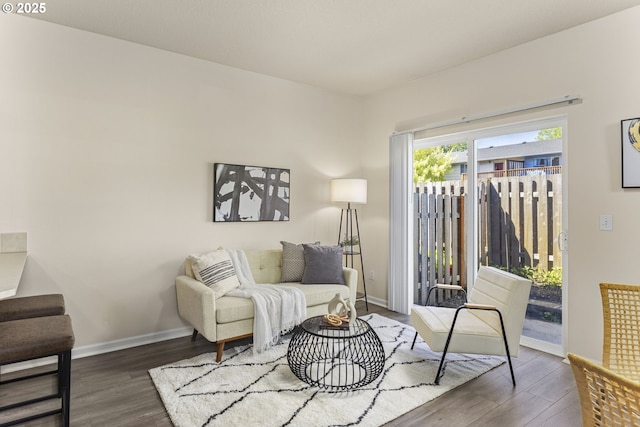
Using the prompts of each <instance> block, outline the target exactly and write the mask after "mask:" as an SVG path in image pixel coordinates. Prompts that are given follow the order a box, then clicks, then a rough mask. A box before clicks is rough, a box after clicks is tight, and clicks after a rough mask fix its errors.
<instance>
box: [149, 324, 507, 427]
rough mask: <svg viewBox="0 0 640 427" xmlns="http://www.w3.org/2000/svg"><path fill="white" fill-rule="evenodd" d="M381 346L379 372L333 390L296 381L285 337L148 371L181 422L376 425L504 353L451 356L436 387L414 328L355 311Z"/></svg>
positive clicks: (435, 356) (432, 365)
mask: <svg viewBox="0 0 640 427" xmlns="http://www.w3.org/2000/svg"><path fill="white" fill-rule="evenodd" d="M360 318H361V319H364V320H366V321H367V322H368V323H369V324H370V325H371V326H372V327H373V328H374V330H375V331H376V333H377V334H378V336H379V337H380V340H381V341H382V344H383V346H384V350H385V357H386V362H385V366H384V369H383V371H382V374H381V375H380V377H378V378H377V379H376V380H375V381H373V382H372V383H371V384H369V385H367V386H364V387H362V388H360V389H358V390H355V391H349V392H335V391H334V392H331V391H325V390H321V389H318V388H316V387H311V386H309V385H307V384H306V383H304V382H302V381H300V380H299V379H298V378H297V377H296V376H295V375H294V374H293V373H292V372H291V369H289V365H288V364H287V345H288V340H285V341H284V342H283V343H282V344H279V345H277V346H275V347H274V348H273V349H271V350H269V351H268V352H265V353H262V354H259V355H254V354H253V352H252V350H251V346H243V347H238V348H235V349H230V350H228V351H226V352H225V353H224V357H223V360H222V362H221V363H220V364H217V363H215V353H209V354H203V355H200V356H198V357H194V358H192V359H188V360H183V361H180V362H176V363H173V364H170V365H166V366H161V367H158V368H154V369H151V370H150V371H149V374H150V375H151V378H152V379H153V382H154V384H155V386H156V388H157V389H158V392H159V393H160V397H161V398H162V401H163V403H164V405H165V408H166V409H167V412H168V413H169V416H170V417H171V420H172V422H173V423H174V425H176V426H178V427H192V426H225V427H228V426H261V427H262V426H304V427H309V426H379V425H381V424H384V423H386V422H388V421H391V420H393V419H394V418H397V417H399V416H400V415H402V414H404V413H406V412H408V411H410V410H412V409H414V408H416V407H418V406H420V405H422V404H424V403H426V402H428V401H430V400H432V399H435V398H436V397H438V396H440V395H441V394H443V393H445V392H447V391H449V390H451V389H453V388H455V387H457V386H459V385H460V384H463V383H465V382H466V381H469V380H471V379H473V378H476V377H477V376H479V375H481V374H483V373H484V372H487V371H488V370H490V369H492V368H494V367H496V366H498V365H500V364H501V363H504V362H505V359H504V358H500V357H492V356H482V355H463V354H450V355H448V356H447V362H446V367H445V374H444V377H442V378H441V380H440V385H435V384H433V379H434V376H435V373H436V370H437V369H438V362H439V360H440V353H433V352H431V350H429V347H428V346H427V345H426V344H425V343H424V342H423V341H422V340H421V339H420V337H418V341H417V342H416V346H415V348H414V350H411V342H412V340H413V336H414V333H415V330H414V329H413V328H412V327H411V326H408V325H405V324H403V323H399V322H396V321H395V320H391V319H388V318H385V317H382V316H380V315H377V314H369V315H365V316H360Z"/></svg>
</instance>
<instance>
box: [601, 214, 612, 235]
mask: <svg viewBox="0 0 640 427" xmlns="http://www.w3.org/2000/svg"><path fill="white" fill-rule="evenodd" d="M612 230H613V215H608V214H602V215H600V231H612Z"/></svg>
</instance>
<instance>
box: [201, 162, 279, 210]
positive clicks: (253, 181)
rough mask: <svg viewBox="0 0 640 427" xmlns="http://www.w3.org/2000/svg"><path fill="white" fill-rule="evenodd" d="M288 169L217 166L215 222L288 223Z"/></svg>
mask: <svg viewBox="0 0 640 427" xmlns="http://www.w3.org/2000/svg"><path fill="white" fill-rule="evenodd" d="M290 181H291V171H290V170H289V169H282V168H272V167H263V166H249V165H236V164H229V163H214V183H213V189H214V190H213V221H214V222H256V221H289V206H290V194H291V188H290Z"/></svg>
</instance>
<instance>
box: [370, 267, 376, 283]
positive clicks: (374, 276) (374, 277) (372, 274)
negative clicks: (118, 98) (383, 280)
mask: <svg viewBox="0 0 640 427" xmlns="http://www.w3.org/2000/svg"><path fill="white" fill-rule="evenodd" d="M369 280H371V281H374V280H376V272H375V271H373V270H371V271H370V272H369Z"/></svg>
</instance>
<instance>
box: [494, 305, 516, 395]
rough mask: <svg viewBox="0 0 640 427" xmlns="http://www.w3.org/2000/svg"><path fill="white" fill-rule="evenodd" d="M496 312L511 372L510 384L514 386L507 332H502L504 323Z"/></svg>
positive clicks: (514, 378) (500, 315)
mask: <svg viewBox="0 0 640 427" xmlns="http://www.w3.org/2000/svg"><path fill="white" fill-rule="evenodd" d="M496 311H497V312H498V317H499V318H500V327H501V328H502V339H503V340H504V349H505V350H506V353H507V361H508V362H509V371H511V382H512V383H513V386H514V387H515V386H516V376H515V375H514V374H513V364H512V363H511V354H510V353H509V343H507V332H506V331H505V330H504V322H503V321H502V313H500V310H496Z"/></svg>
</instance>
